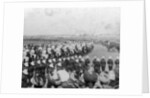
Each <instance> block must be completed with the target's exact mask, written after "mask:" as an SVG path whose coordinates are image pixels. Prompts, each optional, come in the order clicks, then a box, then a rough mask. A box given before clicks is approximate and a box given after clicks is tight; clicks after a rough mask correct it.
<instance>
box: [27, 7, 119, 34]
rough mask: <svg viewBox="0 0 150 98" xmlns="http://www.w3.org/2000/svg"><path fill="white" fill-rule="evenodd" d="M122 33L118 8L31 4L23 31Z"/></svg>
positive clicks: (31, 32) (44, 32)
mask: <svg viewBox="0 0 150 98" xmlns="http://www.w3.org/2000/svg"><path fill="white" fill-rule="evenodd" d="M119 33H120V9H119V8H32V9H25V10H24V35H80V34H93V35H98V34H119Z"/></svg>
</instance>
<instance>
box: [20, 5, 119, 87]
mask: <svg viewBox="0 0 150 98" xmlns="http://www.w3.org/2000/svg"><path fill="white" fill-rule="evenodd" d="M23 29H24V30H23V33H24V34H23V46H22V47H23V50H22V69H20V70H22V73H21V74H22V75H21V76H22V77H21V88H47V89H48V88H49V89H50V88H57V89H59V88H82V89H86V88H89V89H119V80H120V77H119V67H120V58H119V56H120V7H71V8H65V7H64V8H25V9H24V27H23Z"/></svg>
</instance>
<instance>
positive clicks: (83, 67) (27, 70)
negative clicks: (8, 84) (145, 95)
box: [22, 42, 119, 89]
mask: <svg viewBox="0 0 150 98" xmlns="http://www.w3.org/2000/svg"><path fill="white" fill-rule="evenodd" d="M93 48H94V44H93V43H92V42H63V43H51V44H47V45H44V44H43V45H34V44H26V45H24V47H23V60H22V87H23V88H114V89H117V88H119V58H117V57H116V59H112V58H111V57H109V58H108V59H106V58H105V57H104V56H102V57H101V58H98V57H94V58H92V59H91V58H90V57H89V56H88V54H89V53H90V52H91V51H92V50H93Z"/></svg>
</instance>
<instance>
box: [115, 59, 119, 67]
mask: <svg viewBox="0 0 150 98" xmlns="http://www.w3.org/2000/svg"><path fill="white" fill-rule="evenodd" d="M115 65H116V66H119V59H118V58H117V59H116V60H115Z"/></svg>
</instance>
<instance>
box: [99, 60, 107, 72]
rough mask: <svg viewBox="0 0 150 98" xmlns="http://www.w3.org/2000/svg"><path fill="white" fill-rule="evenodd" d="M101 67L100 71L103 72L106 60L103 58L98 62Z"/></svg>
mask: <svg viewBox="0 0 150 98" xmlns="http://www.w3.org/2000/svg"><path fill="white" fill-rule="evenodd" d="M100 64H101V67H102V71H105V66H106V60H105V58H102V59H101V61H100Z"/></svg>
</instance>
